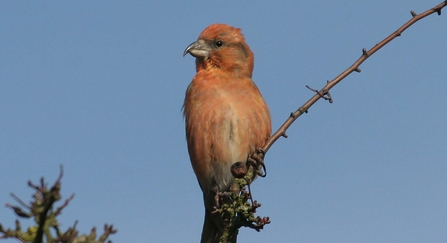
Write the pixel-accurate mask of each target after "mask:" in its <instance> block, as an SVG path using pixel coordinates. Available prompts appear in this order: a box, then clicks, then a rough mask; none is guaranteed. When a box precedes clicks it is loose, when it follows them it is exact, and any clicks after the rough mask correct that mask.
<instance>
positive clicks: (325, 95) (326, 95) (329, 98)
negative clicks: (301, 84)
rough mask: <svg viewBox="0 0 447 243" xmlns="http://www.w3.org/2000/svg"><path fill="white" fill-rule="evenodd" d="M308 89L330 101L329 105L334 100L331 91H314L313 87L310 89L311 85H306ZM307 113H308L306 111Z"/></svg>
mask: <svg viewBox="0 0 447 243" xmlns="http://www.w3.org/2000/svg"><path fill="white" fill-rule="evenodd" d="M306 88H308V89H310V90H312V91H313V92H315V93H317V94H318V95H319V96H320V97H321V98H323V99H325V100H328V101H329V103H332V98H331V95H330V94H329V91H324V92H320V91H318V90H316V89H312V88H311V87H309V85H306ZM306 113H307V111H306Z"/></svg>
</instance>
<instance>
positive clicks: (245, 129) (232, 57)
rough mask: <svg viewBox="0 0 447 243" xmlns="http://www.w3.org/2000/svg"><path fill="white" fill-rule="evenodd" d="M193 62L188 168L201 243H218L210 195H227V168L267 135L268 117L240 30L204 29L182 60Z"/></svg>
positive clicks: (219, 229) (219, 225)
mask: <svg viewBox="0 0 447 243" xmlns="http://www.w3.org/2000/svg"><path fill="white" fill-rule="evenodd" d="M188 53H189V54H191V55H192V56H193V57H195V58H196V75H195V76H194V78H193V79H192V82H191V83H190V84H189V86H188V88H187V90H186V95H185V101H184V104H183V115H184V117H185V125H186V140H187V144H188V152H189V157H190V160H191V165H192V168H193V170H194V172H195V174H196V177H197V180H198V182H199V184H200V188H201V189H202V192H203V199H204V204H205V222H204V225H203V230H202V238H201V243H218V242H219V239H220V237H221V235H222V233H223V220H222V218H221V217H220V215H218V213H213V211H215V207H216V200H215V199H214V198H215V196H216V193H218V192H224V191H227V190H228V189H229V187H230V186H231V184H232V182H233V181H234V177H233V176H232V174H231V171H230V168H231V166H232V165H233V164H234V163H236V162H245V161H247V159H248V157H249V156H250V155H251V154H252V153H253V152H254V151H255V150H256V149H257V148H260V147H262V146H263V145H264V144H265V142H266V141H267V139H268V138H269V136H270V134H271V120H270V113H269V109H268V107H267V104H266V103H265V101H264V99H263V97H262V95H261V93H260V92H259V90H258V88H257V87H256V85H255V83H254V82H253V80H252V73H253V64H254V56H253V52H252V51H251V50H250V47H248V45H247V43H246V42H245V39H244V36H243V35H242V33H241V30H240V29H238V28H234V27H232V26H229V25H226V24H212V25H210V26H208V27H207V28H205V30H203V31H202V33H201V34H200V35H199V38H198V39H197V41H195V42H193V43H192V44H190V45H189V46H188V47H187V48H186V50H185V52H184V53H183V55H186V54H188Z"/></svg>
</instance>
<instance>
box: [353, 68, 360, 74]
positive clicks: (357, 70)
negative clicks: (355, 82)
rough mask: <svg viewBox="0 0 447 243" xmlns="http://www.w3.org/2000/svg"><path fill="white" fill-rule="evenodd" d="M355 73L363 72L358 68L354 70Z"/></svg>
mask: <svg viewBox="0 0 447 243" xmlns="http://www.w3.org/2000/svg"><path fill="white" fill-rule="evenodd" d="M354 71H356V72H358V73H360V72H361V71H362V70H360V68H358V67H357V68H355V69H354Z"/></svg>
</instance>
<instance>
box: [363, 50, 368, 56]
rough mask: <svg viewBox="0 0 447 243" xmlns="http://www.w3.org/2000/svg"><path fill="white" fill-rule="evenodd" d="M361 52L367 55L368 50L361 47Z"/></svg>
mask: <svg viewBox="0 0 447 243" xmlns="http://www.w3.org/2000/svg"><path fill="white" fill-rule="evenodd" d="M362 53H363V55H365V56H368V51H367V50H366V49H365V48H363V49H362Z"/></svg>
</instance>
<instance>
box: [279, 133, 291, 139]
mask: <svg viewBox="0 0 447 243" xmlns="http://www.w3.org/2000/svg"><path fill="white" fill-rule="evenodd" d="M281 136H283V137H284V138H288V137H289V136H287V134H286V133H285V132H283V133H282V134H281Z"/></svg>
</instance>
